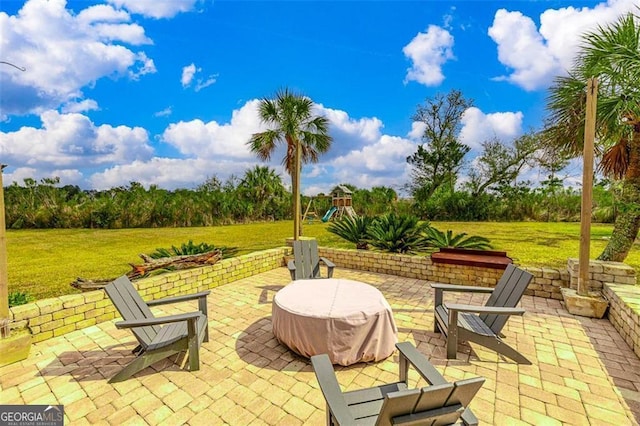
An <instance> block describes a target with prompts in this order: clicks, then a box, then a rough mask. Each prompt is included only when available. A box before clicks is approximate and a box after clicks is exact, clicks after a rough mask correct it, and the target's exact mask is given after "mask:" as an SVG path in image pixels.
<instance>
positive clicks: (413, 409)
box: [376, 377, 485, 426]
mask: <svg viewBox="0 0 640 426" xmlns="http://www.w3.org/2000/svg"><path fill="white" fill-rule="evenodd" d="M484 381H485V380H484V378H482V377H475V378H473V379H466V380H459V381H457V382H454V383H444V384H440V385H432V386H427V387H424V388H422V389H412V390H407V391H400V392H392V393H389V394H387V397H386V398H385V400H384V402H383V403H382V408H381V410H380V415H379V417H378V420H377V422H376V425H378V426H391V425H402V424H429V425H431V424H433V425H448V424H452V423H455V422H457V421H458V420H459V419H460V416H461V415H462V413H463V412H464V410H465V408H466V407H467V405H469V403H470V402H471V400H472V399H473V397H474V396H475V394H476V393H477V392H478V391H479V390H480V388H481V387H482V384H483V383H484Z"/></svg>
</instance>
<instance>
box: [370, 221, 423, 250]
mask: <svg viewBox="0 0 640 426" xmlns="http://www.w3.org/2000/svg"><path fill="white" fill-rule="evenodd" d="M425 227H428V225H427V224H424V225H420V224H419V223H418V218H417V217H416V216H413V215H404V214H403V215H397V214H395V213H388V214H386V215H383V216H380V217H379V218H377V219H375V220H374V221H373V222H372V223H371V225H370V226H369V231H368V235H369V244H371V245H372V246H373V247H375V248H377V249H380V250H384V251H388V252H390V253H415V252H417V251H424V250H426V249H427V248H428V247H429V242H428V241H427V239H426V238H425V237H424V236H423V235H422V232H421V231H422V230H423V228H425Z"/></svg>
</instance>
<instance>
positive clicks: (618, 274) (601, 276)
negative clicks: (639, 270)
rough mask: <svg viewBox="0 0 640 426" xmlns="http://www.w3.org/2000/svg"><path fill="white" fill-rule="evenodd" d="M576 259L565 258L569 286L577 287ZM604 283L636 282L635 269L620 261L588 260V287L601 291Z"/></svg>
mask: <svg viewBox="0 0 640 426" xmlns="http://www.w3.org/2000/svg"><path fill="white" fill-rule="evenodd" d="M578 266H579V263H578V259H573V258H572V259H569V260H567V269H568V270H569V275H570V288H572V289H574V290H577V289H578V275H579V271H578ZM605 283H614V284H632V285H633V284H636V270H635V269H633V268H632V267H631V266H629V265H625V264H624V263H620V262H604V261H602V260H589V287H590V288H591V290H592V291H602V290H603V287H604V284H605Z"/></svg>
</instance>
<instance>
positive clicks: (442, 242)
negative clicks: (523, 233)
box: [424, 226, 493, 250]
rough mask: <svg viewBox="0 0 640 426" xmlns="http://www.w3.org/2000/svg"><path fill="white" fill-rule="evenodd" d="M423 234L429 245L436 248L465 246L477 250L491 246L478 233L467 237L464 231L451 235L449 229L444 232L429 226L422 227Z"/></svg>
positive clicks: (487, 240) (451, 232) (486, 239)
mask: <svg viewBox="0 0 640 426" xmlns="http://www.w3.org/2000/svg"><path fill="white" fill-rule="evenodd" d="M424 235H425V238H426V239H427V241H428V242H429V244H430V245H432V246H434V247H437V248H467V249H477V250H487V249H490V248H493V247H492V246H491V244H489V239H488V238H485V237H481V236H478V235H471V236H469V237H467V234H466V233H465V232H462V233H460V234H456V235H453V231H452V230H451V229H449V230H447V232H446V233H444V232H442V231H440V230H439V229H436V228H433V227H431V226H429V227H425V228H424Z"/></svg>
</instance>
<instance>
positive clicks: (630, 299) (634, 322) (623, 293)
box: [602, 283, 640, 358]
mask: <svg viewBox="0 0 640 426" xmlns="http://www.w3.org/2000/svg"><path fill="white" fill-rule="evenodd" d="M602 293H603V295H604V297H606V298H607V300H609V315H608V316H609V321H610V322H611V324H613V327H614V328H615V329H616V330H618V333H620V336H622V338H623V339H624V341H625V342H627V344H628V345H629V346H630V347H631V349H633V352H635V353H636V355H638V357H639V358H640V286H637V285H629V284H613V283H605V284H604V289H603V292H602Z"/></svg>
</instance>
